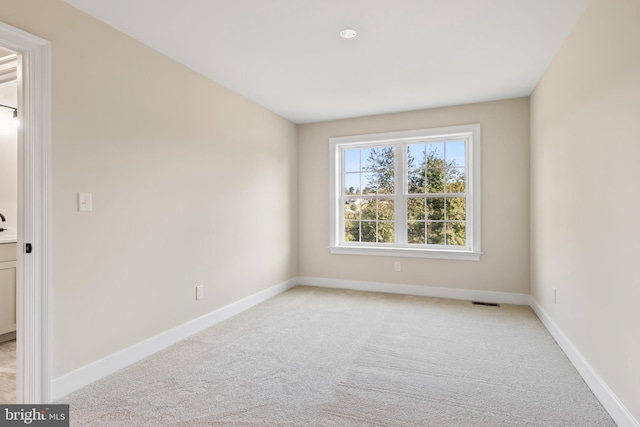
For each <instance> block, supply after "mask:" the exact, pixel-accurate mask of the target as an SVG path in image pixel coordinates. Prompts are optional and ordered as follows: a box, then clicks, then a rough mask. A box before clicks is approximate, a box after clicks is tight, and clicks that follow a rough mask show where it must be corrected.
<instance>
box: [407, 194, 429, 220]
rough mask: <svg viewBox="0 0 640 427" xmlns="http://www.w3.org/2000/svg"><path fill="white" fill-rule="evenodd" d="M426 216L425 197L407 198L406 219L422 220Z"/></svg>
mask: <svg viewBox="0 0 640 427" xmlns="http://www.w3.org/2000/svg"><path fill="white" fill-rule="evenodd" d="M425 218H426V206H425V199H423V198H419V199H417V198H410V199H407V219H408V220H410V221H424V220H425Z"/></svg>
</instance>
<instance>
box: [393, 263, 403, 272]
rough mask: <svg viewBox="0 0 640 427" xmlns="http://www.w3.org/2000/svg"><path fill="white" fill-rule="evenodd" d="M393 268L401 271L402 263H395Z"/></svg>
mask: <svg viewBox="0 0 640 427" xmlns="http://www.w3.org/2000/svg"><path fill="white" fill-rule="evenodd" d="M394 268H395V270H396V271H402V263H401V262H400V261H396V263H395V265H394Z"/></svg>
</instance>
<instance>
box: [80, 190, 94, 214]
mask: <svg viewBox="0 0 640 427" xmlns="http://www.w3.org/2000/svg"><path fill="white" fill-rule="evenodd" d="M91 198H92V197H91V193H78V212H91V211H93V202H92V200H91Z"/></svg>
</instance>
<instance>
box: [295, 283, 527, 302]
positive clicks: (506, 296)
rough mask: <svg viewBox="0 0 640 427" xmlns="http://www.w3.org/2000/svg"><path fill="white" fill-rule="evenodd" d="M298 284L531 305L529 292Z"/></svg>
mask: <svg viewBox="0 0 640 427" xmlns="http://www.w3.org/2000/svg"><path fill="white" fill-rule="evenodd" d="M297 280H298V281H297V282H296V283H297V284H299V285H306V286H318V287H322V288H335V289H352V290H356V291H370V292H386V293H389V294H404V295H416V296H421V297H435V298H449V299H461V300H467V301H481V302H491V303H499V304H518V305H529V294H515V293H509V292H492V291H474V290H468V289H454V288H440V287H434V286H417V285H402V284H395V283H381V282H363V281H359V280H340V279H325V278H321V277H298V278H297Z"/></svg>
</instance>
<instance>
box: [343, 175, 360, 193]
mask: <svg viewBox="0 0 640 427" xmlns="http://www.w3.org/2000/svg"><path fill="white" fill-rule="evenodd" d="M344 194H345V195H354V194H360V174H359V173H345V174H344Z"/></svg>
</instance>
